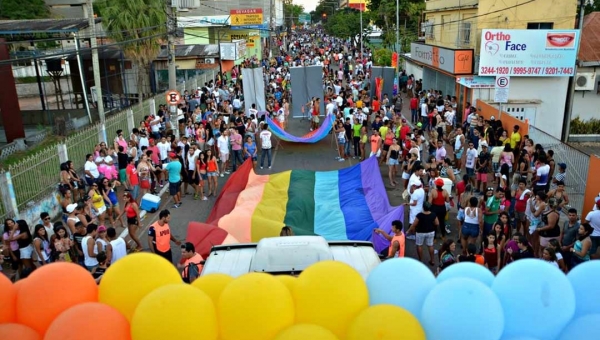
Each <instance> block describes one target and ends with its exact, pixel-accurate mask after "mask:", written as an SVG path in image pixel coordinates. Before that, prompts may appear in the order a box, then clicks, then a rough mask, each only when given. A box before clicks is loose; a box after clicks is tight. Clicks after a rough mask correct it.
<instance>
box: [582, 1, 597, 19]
mask: <svg viewBox="0 0 600 340" xmlns="http://www.w3.org/2000/svg"><path fill="white" fill-rule="evenodd" d="M584 11H585V15H588V14H590V13H592V12H598V11H600V1H598V0H596V1H592V0H589V1H586V4H585V7H584Z"/></svg>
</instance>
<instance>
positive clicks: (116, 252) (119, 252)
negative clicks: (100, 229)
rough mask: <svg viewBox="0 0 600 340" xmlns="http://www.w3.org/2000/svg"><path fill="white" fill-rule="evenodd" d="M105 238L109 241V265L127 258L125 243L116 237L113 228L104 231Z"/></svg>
mask: <svg viewBox="0 0 600 340" xmlns="http://www.w3.org/2000/svg"><path fill="white" fill-rule="evenodd" d="M106 236H108V239H109V240H110V247H111V253H112V257H111V259H110V263H111V264H114V263H115V262H117V261H118V260H119V259H121V258H123V257H125V256H127V243H125V240H123V239H122V238H121V237H119V236H117V231H116V230H115V228H113V227H110V228H108V229H107V230H106Z"/></svg>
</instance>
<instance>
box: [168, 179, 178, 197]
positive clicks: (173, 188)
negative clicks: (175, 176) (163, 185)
mask: <svg viewBox="0 0 600 340" xmlns="http://www.w3.org/2000/svg"><path fill="white" fill-rule="evenodd" d="M180 186H181V182H175V183H171V182H169V195H171V196H175V195H177V194H178V193H179V190H180Z"/></svg>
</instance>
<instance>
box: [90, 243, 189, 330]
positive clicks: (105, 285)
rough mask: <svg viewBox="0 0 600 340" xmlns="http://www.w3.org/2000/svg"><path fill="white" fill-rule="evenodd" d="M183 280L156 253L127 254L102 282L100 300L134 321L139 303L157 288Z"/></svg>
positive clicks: (110, 269) (108, 271)
mask: <svg viewBox="0 0 600 340" xmlns="http://www.w3.org/2000/svg"><path fill="white" fill-rule="evenodd" d="M175 283H181V284H183V281H182V279H181V276H180V275H179V272H178V271H177V269H175V266H173V264H171V263H169V261H167V260H165V259H164V258H162V257H160V256H158V255H155V254H152V253H136V254H131V255H127V256H125V257H124V258H122V259H120V260H119V261H117V262H115V264H113V265H111V266H110V267H109V268H108V270H107V271H106V273H105V274H104V276H103V277H102V281H100V286H99V291H98V292H99V294H98V301H99V302H102V303H105V304H107V305H109V306H111V307H113V308H115V309H116V310H118V311H119V312H121V314H123V315H124V316H125V317H126V318H127V320H129V321H131V317H132V316H133V312H134V311H135V308H136V307H137V305H138V303H139V302H140V301H141V300H142V299H143V298H144V297H145V296H146V295H148V294H149V293H150V292H152V291H154V290H155V289H156V288H159V287H162V286H166V285H169V284H175Z"/></svg>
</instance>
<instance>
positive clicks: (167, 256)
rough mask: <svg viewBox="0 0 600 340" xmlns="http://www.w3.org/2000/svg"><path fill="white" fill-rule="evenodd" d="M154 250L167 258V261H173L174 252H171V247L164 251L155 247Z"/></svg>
mask: <svg viewBox="0 0 600 340" xmlns="http://www.w3.org/2000/svg"><path fill="white" fill-rule="evenodd" d="M154 250H155V253H156V255H158V256H161V257H163V258H165V259H166V260H167V261H169V262H171V263H173V253H172V252H171V249H169V250H167V251H166V252H164V253H163V252H162V251H158V250H156V249H154Z"/></svg>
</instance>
